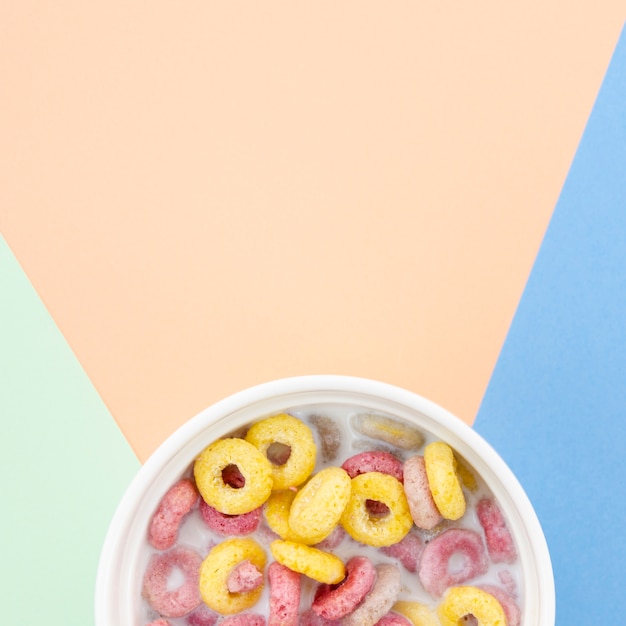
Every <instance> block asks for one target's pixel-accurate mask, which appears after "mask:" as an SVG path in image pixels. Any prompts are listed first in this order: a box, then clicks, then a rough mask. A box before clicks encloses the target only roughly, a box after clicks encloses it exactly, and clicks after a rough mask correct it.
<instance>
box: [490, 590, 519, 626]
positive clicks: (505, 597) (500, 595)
mask: <svg viewBox="0 0 626 626" xmlns="http://www.w3.org/2000/svg"><path fill="white" fill-rule="evenodd" d="M480 588H481V589H482V590H483V591H486V592H487V593H490V594H491V595H492V596H493V597H494V598H495V599H496V600H497V601H498V602H499V603H500V605H501V606H502V610H503V611H504V614H505V615H506V626H520V622H521V619H522V614H521V611H520V610H519V607H518V606H517V604H516V603H515V600H513V598H512V597H511V596H510V595H509V594H508V593H507V592H506V591H504V589H500V587H496V586H495V585H480Z"/></svg>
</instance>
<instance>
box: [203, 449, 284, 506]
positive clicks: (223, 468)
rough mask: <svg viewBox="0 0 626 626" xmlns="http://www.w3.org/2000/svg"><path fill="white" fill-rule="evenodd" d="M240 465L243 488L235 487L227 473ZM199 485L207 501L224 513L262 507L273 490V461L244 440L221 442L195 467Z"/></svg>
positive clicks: (205, 450) (204, 453)
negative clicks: (227, 477)
mask: <svg viewBox="0 0 626 626" xmlns="http://www.w3.org/2000/svg"><path fill="white" fill-rule="evenodd" d="M233 466H236V468H237V469H238V470H239V472H240V473H241V476H242V477H243V485H241V486H239V485H237V486H235V487H232V486H231V485H230V484H228V483H227V482H225V480H224V473H225V472H228V471H229V470H230V469H232V468H233ZM193 471H194V477H195V479H196V486H197V487H198V491H200V495H201V496H202V498H203V499H204V501H205V502H206V503H207V504H208V505H209V506H212V507H213V508H215V509H217V510H218V511H219V512H220V513H225V514H226V515H240V514H241V513H249V512H250V511H252V510H253V509H256V508H257V507H259V506H261V505H262V504H263V503H264V502H265V501H266V500H267V498H268V497H269V495H270V492H271V490H272V467H271V464H270V462H269V461H268V460H267V459H266V458H265V456H263V455H262V454H261V453H260V452H259V451H258V450H257V449H256V448H255V447H254V446H253V445H252V444H251V443H249V442H247V441H245V440H244V439H236V438H229V439H218V440H217V441H215V442H213V443H212V444H210V445H209V446H207V447H206V448H205V449H204V451H203V452H202V453H201V454H200V456H199V457H198V458H197V459H196V462H195V464H194V468H193Z"/></svg>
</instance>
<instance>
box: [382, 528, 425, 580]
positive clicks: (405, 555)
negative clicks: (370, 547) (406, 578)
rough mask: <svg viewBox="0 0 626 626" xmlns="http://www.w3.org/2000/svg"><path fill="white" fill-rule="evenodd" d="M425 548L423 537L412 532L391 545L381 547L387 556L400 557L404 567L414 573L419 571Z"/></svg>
mask: <svg viewBox="0 0 626 626" xmlns="http://www.w3.org/2000/svg"><path fill="white" fill-rule="evenodd" d="M423 550H424V544H423V542H422V539H421V537H420V536H419V535H418V534H416V533H412V532H410V533H409V534H408V535H406V537H404V538H403V539H401V540H400V541H398V543H394V544H393V545H391V546H385V547H383V548H380V551H381V552H382V553H383V554H386V555H387V556H391V557H393V558H394V559H398V561H400V563H402V565H403V567H404V569H406V570H407V571H408V572H411V573H412V574H414V573H415V572H416V571H417V564H418V563H419V560H420V557H421V556H422V552H423Z"/></svg>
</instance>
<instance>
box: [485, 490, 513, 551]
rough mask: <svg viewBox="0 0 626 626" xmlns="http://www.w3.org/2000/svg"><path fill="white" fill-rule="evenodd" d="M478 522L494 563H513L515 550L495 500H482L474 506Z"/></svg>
mask: <svg viewBox="0 0 626 626" xmlns="http://www.w3.org/2000/svg"><path fill="white" fill-rule="evenodd" d="M476 514H477V515H478V521H479V522H480V525H481V526H482V528H483V530H484V531H485V539H486V540H487V551H488V552H489V556H490V557H491V560H492V561H493V562H494V563H513V562H514V561H515V559H517V550H516V549H515V544H514V543H513V538H512V537H511V533H510V532H509V529H508V528H507V525H506V521H505V519H504V516H503V515H502V511H500V507H499V506H498V505H497V504H496V502H495V500H493V499H491V498H483V499H482V500H481V501H480V502H479V503H478V504H477V505H476Z"/></svg>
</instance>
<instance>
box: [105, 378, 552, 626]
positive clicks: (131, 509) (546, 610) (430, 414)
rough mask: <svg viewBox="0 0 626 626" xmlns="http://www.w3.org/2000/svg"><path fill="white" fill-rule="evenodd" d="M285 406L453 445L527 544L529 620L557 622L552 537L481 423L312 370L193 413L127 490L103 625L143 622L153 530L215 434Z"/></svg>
mask: <svg viewBox="0 0 626 626" xmlns="http://www.w3.org/2000/svg"><path fill="white" fill-rule="evenodd" d="M279 412H289V413H292V414H296V416H298V413H301V414H306V413H314V414H315V413H317V414H327V415H331V416H332V415H333V414H337V415H345V414H348V413H363V412H369V413H376V414H382V415H388V416H392V417H396V418H400V419H402V420H405V421H407V422H409V423H411V424H413V425H416V426H417V427H419V428H420V429H421V430H423V431H424V432H426V433H428V434H429V435H430V436H432V438H433V439H441V440H443V441H445V442H446V443H448V444H449V445H450V446H451V447H452V448H453V449H454V450H455V452H456V453H457V454H458V455H460V457H462V459H463V460H464V462H466V463H467V464H468V465H469V466H470V467H471V468H473V470H474V471H475V472H476V473H477V474H478V475H479V476H480V477H481V479H482V481H483V482H484V483H485V484H486V486H487V488H488V489H489V490H490V491H491V492H492V493H493V495H494V496H495V498H496V499H497V501H498V503H499V505H500V507H501V509H502V511H503V513H504V515H505V517H506V519H507V521H508V524H509V529H510V531H511V533H512V535H513V537H514V540H515V543H516V545H517V548H518V554H519V565H520V570H521V581H520V583H521V587H522V589H523V598H522V604H521V607H520V608H521V610H522V615H523V622H522V623H523V624H524V626H530V625H531V624H532V625H533V626H553V624H554V582H553V577H552V567H551V563H550V557H549V553H548V549H547V546H546V542H545V538H544V535H543V532H542V530H541V527H540V525H539V522H538V519H537V517H536V514H535V512H534V510H533V508H532V506H531V504H530V502H529V500H528V498H527V496H526V494H525V492H524V491H523V489H522V487H521V486H520V484H519V482H518V481H517V479H516V478H515V476H514V475H513V474H512V472H511V471H510V469H509V468H508V466H507V465H506V464H505V463H504V462H503V460H502V459H501V458H500V457H499V456H498V454H497V453H496V452H495V451H494V450H493V449H492V448H491V446H489V444H487V443H486V442H485V441H484V440H483V439H482V438H481V437H480V436H479V435H478V434H477V433H476V432H475V431H473V430H472V429H471V428H469V427H468V426H467V425H466V424H464V423H463V422H462V421H460V420H459V419H457V418H456V417H455V416H453V415H452V414H450V413H449V412H447V411H445V410H444V409H442V408H441V407H439V406H438V405H436V404H434V403H432V402H430V401H428V400H426V399H424V398H422V397H420V396H418V395H416V394H414V393H411V392H408V391H406V390H403V389H399V388H397V387H394V386H391V385H387V384H384V383H379V382H376V381H370V380H364V379H360V378H352V377H342V376H306V377H297V378H290V379H284V380H279V381H274V382H271V383H266V384H264V385H259V386H257V387H253V388H251V389H247V390H245V391H242V392H240V393H238V394H235V395H234V396H231V397H229V398H226V399H225V400H223V401H221V402H218V403H217V404H215V405H213V406H211V407H209V408H207V409H206V410H205V411H202V412H201V413H200V414H199V415H197V416H196V417H194V418H193V419H191V420H190V421H189V422H187V423H186V424H185V425H183V426H182V427H181V428H180V429H179V430H177V431H176V432H175V433H174V434H173V435H172V436H171V437H169V438H168V439H167V440H166V441H165V442H164V443H163V444H162V445H161V446H160V447H159V448H158V450H157V451H156V452H155V453H154V454H153V455H152V456H151V457H150V459H148V461H147V462H146V463H145V464H144V466H143V467H142V468H141V470H140V471H139V472H138V474H137V476H136V477H135V479H134V480H133V482H132V483H131V485H130V486H129V488H128V489H127V491H126V493H125V495H124V497H123V499H122V501H121V502H120V504H119V506H118V508H117V510H116V512H115V515H114V517H113V520H112V522H111V524H110V527H109V531H108V533H107V537H106V539H105V543H104V545H103V549H102V553H101V558H100V564H99V570H98V576H97V583H96V604H95V613H96V626H110V625H111V624H141V623H142V622H141V602H140V600H141V583H142V579H143V572H144V570H145V567H146V562H147V558H148V556H147V554H148V551H147V542H146V529H147V528H148V525H149V520H150V518H151V516H152V514H153V512H154V510H155V509H156V507H157V505H158V503H159V501H160V499H161V498H162V497H163V495H164V493H165V492H166V491H167V489H168V488H169V487H170V486H171V485H172V484H173V483H174V482H175V481H176V480H177V479H178V478H179V477H180V476H181V475H182V474H183V473H184V472H185V471H186V470H188V468H189V466H190V464H191V463H192V462H193V460H194V458H195V457H196V456H197V455H198V454H199V453H200V452H201V451H202V450H203V449H204V448H205V447H206V446H207V445H208V444H209V443H211V442H212V441H214V440H215V439H218V438H220V437H223V436H225V435H227V434H229V433H231V432H233V431H236V430H237V429H239V428H242V427H244V426H245V425H247V424H249V423H250V422H252V421H258V420H259V419H261V418H263V417H266V416H269V415H272V414H276V413H279Z"/></svg>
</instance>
